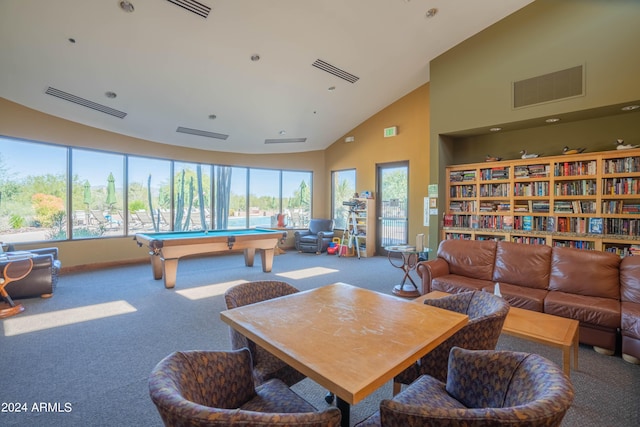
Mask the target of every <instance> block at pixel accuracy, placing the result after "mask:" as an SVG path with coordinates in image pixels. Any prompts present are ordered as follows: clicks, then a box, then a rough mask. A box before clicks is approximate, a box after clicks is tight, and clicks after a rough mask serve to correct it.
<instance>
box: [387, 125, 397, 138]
mask: <svg viewBox="0 0 640 427" xmlns="http://www.w3.org/2000/svg"><path fill="white" fill-rule="evenodd" d="M397 134H398V127H397V126H393V127H390V128H384V137H385V138H390V137H392V136H396V135H397Z"/></svg>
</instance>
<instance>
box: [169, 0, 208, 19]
mask: <svg viewBox="0 0 640 427" xmlns="http://www.w3.org/2000/svg"><path fill="white" fill-rule="evenodd" d="M167 1H168V2H169V3H173V4H175V5H176V6H180V7H181V8H183V9H186V10H188V11H189V12H191V13H195V14H196V15H198V16H202V17H203V18H205V19H206V18H207V17H208V16H209V12H211V8H210V7H209V6H207V5H204V4H202V3H200V2H197V1H195V0H167Z"/></svg>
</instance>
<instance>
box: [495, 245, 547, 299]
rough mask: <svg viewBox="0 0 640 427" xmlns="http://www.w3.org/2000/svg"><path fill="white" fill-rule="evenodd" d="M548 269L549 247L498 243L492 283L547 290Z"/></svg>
mask: <svg viewBox="0 0 640 427" xmlns="http://www.w3.org/2000/svg"><path fill="white" fill-rule="evenodd" d="M550 268H551V247H550V246H546V245H528V244H522V243H513V242H498V244H497V247H496V262H495V267H494V269H493V281H494V282H506V283H512V284H514V285H520V286H526V287H527V288H535V289H547V286H548V285H549V269H550Z"/></svg>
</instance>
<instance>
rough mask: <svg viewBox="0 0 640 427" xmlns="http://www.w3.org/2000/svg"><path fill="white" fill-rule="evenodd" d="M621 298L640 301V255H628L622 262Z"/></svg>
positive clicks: (628, 300)
mask: <svg viewBox="0 0 640 427" xmlns="http://www.w3.org/2000/svg"><path fill="white" fill-rule="evenodd" d="M620 300H622V301H623V302H636V303H640V256H627V257H624V258H623V259H622V262H621V263H620Z"/></svg>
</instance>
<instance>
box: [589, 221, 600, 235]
mask: <svg viewBox="0 0 640 427" xmlns="http://www.w3.org/2000/svg"><path fill="white" fill-rule="evenodd" d="M602 228H603V220H602V218H589V233H591V234H602Z"/></svg>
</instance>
